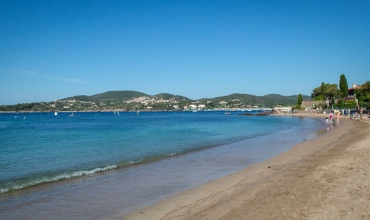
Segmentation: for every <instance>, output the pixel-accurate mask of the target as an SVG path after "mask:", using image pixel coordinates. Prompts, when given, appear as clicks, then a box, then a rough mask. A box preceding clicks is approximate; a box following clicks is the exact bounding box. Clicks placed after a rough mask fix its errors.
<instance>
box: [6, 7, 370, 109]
mask: <svg viewBox="0 0 370 220" xmlns="http://www.w3.org/2000/svg"><path fill="white" fill-rule="evenodd" d="M341 74H345V76H346V78H347V81H348V85H349V87H351V86H352V83H356V84H362V83H364V82H366V81H368V80H370V1H369V0H364V1H361V0H356V1H350V0H345V1H341V0H333V1H325V0H324V1H323V0H319V1H314V0H312V1H311V0H310V1H306V0H304V1H303V0H302V1H300V0H296V1H291V0H287V1H279V0H271V1H265V0H253V1H252V0H244V1H238V0H225V1H218V0H209V1H202V0H197V1H192V0H169V1H154V0H153V1H140V0H132V1H131V0H121V1H109V0H101V1H96V0H84V1H81V0H71V1H69V0H45V1H40V0H23V1H22V0H12V1H10V0H0V105H4V104H17V103H24V102H41V101H53V100H56V99H61V98H65V97H69V96H75V95H94V94H98V93H103V92H107V91H116V90H135V91H139V92H144V93H147V94H149V95H156V94H158V93H163V92H166V93H171V94H175V95H183V96H186V97H188V98H191V99H200V98H213V97H217V96H223V95H229V94H231V93H246V94H252V95H266V94H271V93H275V94H281V95H296V94H299V93H301V94H304V95H310V94H311V92H312V90H313V89H314V88H316V87H318V86H320V85H321V82H325V83H336V84H339V77H340V75H341Z"/></svg>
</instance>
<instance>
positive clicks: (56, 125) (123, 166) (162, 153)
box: [0, 112, 325, 219]
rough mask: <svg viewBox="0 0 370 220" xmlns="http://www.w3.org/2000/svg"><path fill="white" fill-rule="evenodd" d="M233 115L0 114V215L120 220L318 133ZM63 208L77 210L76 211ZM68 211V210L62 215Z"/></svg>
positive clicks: (297, 122)
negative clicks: (159, 200)
mask: <svg viewBox="0 0 370 220" xmlns="http://www.w3.org/2000/svg"><path fill="white" fill-rule="evenodd" d="M239 113H240V112H232V113H231V114H224V112H196V113H193V112H157V113H147V112H140V113H139V114H137V113H120V115H115V114H113V113H112V112H106V113H79V112H77V113H74V116H73V117H70V113H59V115H58V116H54V114H53V113H28V114H26V113H21V114H1V115H0V142H1V146H0V150H1V154H0V172H1V175H0V192H1V194H2V195H3V196H2V198H0V199H1V205H0V214H2V216H7V215H4V213H7V214H8V216H7V218H21V217H22V213H30V212H31V213H34V216H35V219H48V217H45V216H40V215H41V214H40V212H38V211H37V210H43V211H42V212H43V213H47V214H45V215H47V216H50V215H53V214H55V213H59V218H58V215H57V216H54V218H53V219H66V218H67V219H102V218H106V217H107V218H108V219H109V216H110V215H113V216H114V217H116V216H122V215H124V214H125V213H128V212H129V211H132V210H134V209H136V208H139V207H140V206H143V205H148V204H151V203H152V202H155V201H157V200H158V199H160V198H163V197H166V196H169V195H172V194H173V193H176V192H178V191H179V190H184V189H187V188H190V187H193V186H195V185H199V184H202V183H204V182H206V181H209V180H211V179H215V178H218V177H220V176H223V175H227V174H229V173H231V172H233V171H235V170H240V169H242V168H243V167H245V166H247V165H250V164H253V163H256V162H260V161H263V160H266V159H268V158H270V157H272V156H274V155H276V154H278V153H280V152H282V151H285V150H287V149H289V148H290V147H291V146H293V145H294V144H297V143H299V142H302V141H304V140H307V139H310V138H313V137H315V135H314V132H315V131H317V130H321V129H323V128H325V123H324V122H323V120H321V119H302V118H297V117H271V116H265V117H263V116H262V117H245V116H244V117H243V116H239V115H238V114H239ZM148 162H150V163H148ZM141 178H144V179H141ZM180 179H181V181H178V180H180ZM61 180H64V181H61ZM24 190H28V191H27V193H22V192H23V191H24ZM60 191H63V192H64V193H62V194H60V193H59V192H60ZM102 191H103V192H104V193H102ZM118 192H119V193H122V195H120V196H118V195H119V193H118ZM55 193H56V194H58V200H54V199H53V198H56V197H57V196H56V195H55ZM1 194H0V196H1ZM13 194H16V195H17V196H15V197H14V196H13ZM103 194H104V195H103ZM89 196H91V197H92V198H89ZM61 198H64V199H61ZM83 198H85V199H83ZM143 198H145V199H143ZM149 198H150V199H149ZM71 200H84V201H85V202H80V203H79V207H80V208H79V209H78V210H80V212H78V211H76V208H75V206H71V204H70V201H71ZM92 200H99V201H100V202H98V203H99V204H95V203H94V204H91V201H92ZM45 201H48V202H45ZM23 203H27V204H31V203H32V205H27V206H22V204H23ZM109 204H110V205H109ZM111 204H115V205H114V206H112V205H111ZM92 206H94V207H97V206H98V207H99V208H98V209H99V211H100V213H103V214H97V211H95V212H94V211H91V210H90V207H92ZM10 207H18V208H10ZM19 207H23V208H19ZM55 207H60V208H59V209H56V208H55ZM68 207H69V208H70V209H71V210H73V211H69V212H68V216H67V214H66V213H67V212H65V210H66V209H67V210H68ZM4 210H6V211H4ZM45 210H49V212H47V211H45ZM101 210H103V211H101ZM104 210H105V211H104ZM90 212H91V215H90V214H88V213H90ZM28 218H29V216H28ZM112 218H113V217H112ZM0 219H1V217H0ZM31 219H32V218H31Z"/></svg>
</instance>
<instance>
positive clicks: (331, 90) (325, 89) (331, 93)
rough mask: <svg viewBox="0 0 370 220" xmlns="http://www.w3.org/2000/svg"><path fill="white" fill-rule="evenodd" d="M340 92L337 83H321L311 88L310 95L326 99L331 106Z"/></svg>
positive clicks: (317, 98) (318, 98)
mask: <svg viewBox="0 0 370 220" xmlns="http://www.w3.org/2000/svg"><path fill="white" fill-rule="evenodd" d="M340 94H341V93H340V90H339V89H338V85H337V84H329V83H326V84H325V83H321V86H320V87H317V88H315V89H314V90H312V94H311V97H312V98H314V100H327V101H329V106H332V105H333V104H334V102H335V100H336V98H338V97H339V96H340Z"/></svg>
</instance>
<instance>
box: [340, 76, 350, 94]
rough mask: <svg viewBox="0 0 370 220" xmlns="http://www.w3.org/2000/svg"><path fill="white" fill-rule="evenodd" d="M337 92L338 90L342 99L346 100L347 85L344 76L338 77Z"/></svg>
mask: <svg viewBox="0 0 370 220" xmlns="http://www.w3.org/2000/svg"><path fill="white" fill-rule="evenodd" d="M339 90H340V93H341V96H342V98H346V97H347V96H348V84H347V79H346V77H345V76H344V74H342V75H340V80H339Z"/></svg>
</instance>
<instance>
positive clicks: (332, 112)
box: [326, 110, 340, 124]
mask: <svg viewBox="0 0 370 220" xmlns="http://www.w3.org/2000/svg"><path fill="white" fill-rule="evenodd" d="M335 114H336V116H337V123H338V124H339V116H340V112H339V111H337V112H335ZM333 117H334V110H333V111H331V112H330V113H329V118H328V117H326V124H333Z"/></svg>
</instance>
